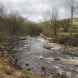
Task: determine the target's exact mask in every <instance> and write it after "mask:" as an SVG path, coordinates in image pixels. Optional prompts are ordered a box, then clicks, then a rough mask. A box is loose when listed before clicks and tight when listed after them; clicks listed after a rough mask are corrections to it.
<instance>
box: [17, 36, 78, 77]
mask: <svg viewBox="0 0 78 78" xmlns="http://www.w3.org/2000/svg"><path fill="white" fill-rule="evenodd" d="M47 43H48V41H47V40H45V39H44V38H42V37H40V36H38V37H27V38H26V39H25V40H21V41H20V42H19V45H18V46H17V53H16V58H17V60H18V62H17V64H18V65H19V66H21V67H22V68H24V69H28V68H31V70H32V72H34V73H39V74H40V73H41V67H43V66H44V67H45V68H46V69H47V70H46V71H47V72H49V73H52V72H59V73H65V74H68V73H70V76H71V75H72V78H76V77H75V76H77V73H78V67H77V66H75V65H73V64H71V63H69V62H70V61H67V60H68V59H69V60H71V59H72V58H71V57H70V58H67V59H66V57H67V56H64V55H63V54H62V53H61V50H60V49H58V50H54V49H53V50H50V49H45V48H44V45H47ZM68 57H69V56H68ZM72 62H73V61H72ZM74 75H75V76H74ZM77 78H78V77H77Z"/></svg>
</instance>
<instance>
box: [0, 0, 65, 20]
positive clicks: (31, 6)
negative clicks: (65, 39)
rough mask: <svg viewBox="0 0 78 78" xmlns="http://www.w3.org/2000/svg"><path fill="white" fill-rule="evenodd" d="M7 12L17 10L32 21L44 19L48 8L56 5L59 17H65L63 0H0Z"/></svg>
mask: <svg viewBox="0 0 78 78" xmlns="http://www.w3.org/2000/svg"><path fill="white" fill-rule="evenodd" d="M0 2H2V3H3V4H4V5H5V7H6V9H7V10H8V12H19V13H20V14H21V15H22V16H24V17H27V18H28V19H30V20H33V21H39V20H43V19H45V14H46V12H48V10H49V9H50V8H53V7H58V10H59V16H60V18H63V17H65V15H66V13H65V12H64V0H0Z"/></svg>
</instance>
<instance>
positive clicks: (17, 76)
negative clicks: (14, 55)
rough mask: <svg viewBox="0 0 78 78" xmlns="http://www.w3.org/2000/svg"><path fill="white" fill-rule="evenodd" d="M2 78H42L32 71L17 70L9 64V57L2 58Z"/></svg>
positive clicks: (0, 63) (0, 59)
mask: <svg viewBox="0 0 78 78" xmlns="http://www.w3.org/2000/svg"><path fill="white" fill-rule="evenodd" d="M0 78H42V77H40V76H39V75H35V74H32V73H31V72H30V71H27V70H23V69H19V68H18V69H17V68H16V67H15V66H14V65H13V64H11V63H10V62H9V58H8V57H0Z"/></svg>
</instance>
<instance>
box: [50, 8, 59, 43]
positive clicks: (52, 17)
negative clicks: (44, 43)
mask: <svg viewBox="0 0 78 78" xmlns="http://www.w3.org/2000/svg"><path fill="white" fill-rule="evenodd" d="M50 21H51V22H50V23H51V25H52V30H53V35H54V38H55V42H57V40H58V28H59V26H58V10H57V8H53V9H52V12H51V15H50Z"/></svg>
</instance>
